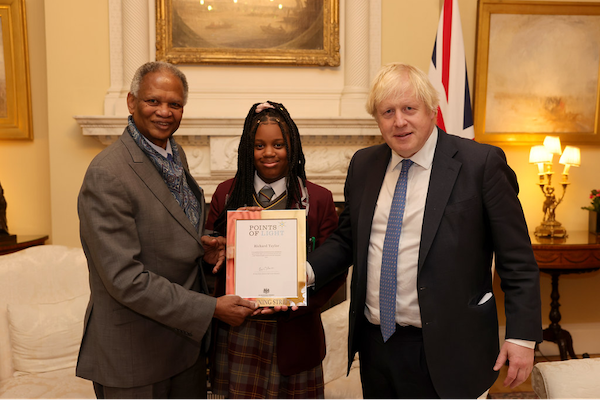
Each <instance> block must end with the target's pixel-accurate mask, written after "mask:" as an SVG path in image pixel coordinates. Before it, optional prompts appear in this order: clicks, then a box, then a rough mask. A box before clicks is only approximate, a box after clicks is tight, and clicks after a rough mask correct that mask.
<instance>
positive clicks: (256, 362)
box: [210, 320, 325, 399]
mask: <svg viewBox="0 0 600 400" xmlns="http://www.w3.org/2000/svg"><path fill="white" fill-rule="evenodd" d="M289 345H290V346H293V345H294V344H293V343H289ZM276 348H277V322H276V321H266V322H263V321H253V320H246V321H245V322H244V323H243V324H242V325H240V326H237V327H232V326H229V325H225V324H219V327H218V329H217V337H216V342H215V351H214V357H213V360H212V365H211V371H210V372H211V388H212V392H213V393H214V394H217V395H220V396H224V397H225V398H230V399H322V398H324V391H325V388H324V383H323V367H322V365H321V364H319V365H318V366H316V367H315V368H312V369H310V370H308V371H303V372H301V373H299V374H295V375H290V376H284V375H281V374H280V373H279V368H278V367H277V351H276Z"/></svg>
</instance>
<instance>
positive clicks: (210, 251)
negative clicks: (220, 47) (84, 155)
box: [77, 62, 257, 398]
mask: <svg viewBox="0 0 600 400" xmlns="http://www.w3.org/2000/svg"><path fill="white" fill-rule="evenodd" d="M187 94H188V84H187V81H186V78H185V75H184V74H183V73H182V72H181V71H179V69H177V68H176V67H174V66H172V65H170V64H167V63H162V62H151V63H146V64H144V65H142V66H141V67H140V68H139V69H138V70H137V72H136V74H135V76H134V78H133V81H132V84H131V90H130V93H129V94H128V96H127V106H128V108H129V112H130V113H131V115H130V116H129V121H128V126H127V128H125V131H124V133H123V135H122V136H121V137H120V138H119V139H118V140H117V141H116V142H115V143H114V144H112V145H110V146H109V147H107V148H106V149H105V150H104V151H102V152H101V153H100V154H99V155H98V156H96V158H94V160H93V161H92V163H91V164H90V166H89V168H88V170H87V173H86V175H85V178H84V181H83V185H82V188H81V192H80V194H79V203H78V211H79V218H80V229H81V242H82V245H83V250H84V251H85V254H86V257H87V260H88V267H89V273H90V278H89V279H90V288H91V296H90V302H89V305H88V308H87V311H86V316H85V328H84V335H83V339H82V343H81V350H80V353H79V360H78V363H77V376H80V377H82V378H85V379H89V380H91V381H93V382H94V389H95V391H96V395H97V396H98V398H205V397H206V365H205V364H206V357H205V352H206V348H207V344H208V343H207V342H208V340H209V338H208V336H209V335H208V334H207V333H208V332H209V326H210V323H211V320H212V318H213V317H214V318H217V319H220V320H222V321H224V322H226V323H228V324H231V325H239V324H240V323H241V322H242V321H243V320H244V318H246V317H247V316H248V315H251V314H252V313H253V312H254V310H256V308H257V306H256V305H255V304H254V303H253V302H250V301H248V300H244V299H241V298H240V297H238V296H223V297H219V298H214V297H211V296H210V295H209V293H208V290H207V286H206V282H205V279H204V275H203V272H202V268H201V266H202V263H208V264H219V263H221V262H222V261H223V258H224V246H223V244H222V243H221V242H220V241H217V239H214V238H210V237H209V236H202V234H201V233H202V229H203V225H204V207H205V202H204V194H203V191H202V189H201V188H200V187H199V186H198V184H197V183H196V182H195V180H194V179H193V178H192V176H191V175H190V173H189V170H188V165H187V161H186V157H185V154H184V152H183V149H182V148H181V147H180V146H179V145H177V143H176V142H175V141H174V140H173V138H172V135H173V133H174V132H175V131H176V130H177V128H178V127H179V123H180V122H181V118H182V115H183V107H184V105H185V103H186V100H187Z"/></svg>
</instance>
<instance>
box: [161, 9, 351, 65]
mask: <svg viewBox="0 0 600 400" xmlns="http://www.w3.org/2000/svg"><path fill="white" fill-rule="evenodd" d="M156 59H157V60H162V61H168V62H171V63H174V64H178V63H185V64H281V65H317V66H334V67H336V66H339V65H340V44H339V0H277V1H273V0H157V1H156Z"/></svg>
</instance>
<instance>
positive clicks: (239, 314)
mask: <svg viewBox="0 0 600 400" xmlns="http://www.w3.org/2000/svg"><path fill="white" fill-rule="evenodd" d="M257 308H258V304H256V303H255V302H253V301H249V300H245V299H242V298H241V297H240V296H234V295H227V296H221V297H217V307H216V308H215V314H214V317H215V318H216V319H219V320H221V321H223V322H225V323H227V324H229V325H231V326H239V325H241V324H242V322H244V320H245V319H246V317H247V316H249V315H251V314H252V313H253V311H254V310H256V309H257Z"/></svg>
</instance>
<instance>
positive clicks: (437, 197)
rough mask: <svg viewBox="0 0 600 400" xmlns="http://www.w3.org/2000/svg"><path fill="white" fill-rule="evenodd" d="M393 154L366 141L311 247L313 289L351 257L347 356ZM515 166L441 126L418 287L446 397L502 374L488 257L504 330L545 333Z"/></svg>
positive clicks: (354, 347)
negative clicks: (341, 204)
mask: <svg viewBox="0 0 600 400" xmlns="http://www.w3.org/2000/svg"><path fill="white" fill-rule="evenodd" d="M390 157H391V150H390V148H389V147H388V146H387V145H386V144H382V145H379V146H373V147H370V148H367V149H363V150H359V151H358V152H357V153H356V154H355V155H354V157H353V159H352V161H351V163H350V167H349V170H348V176H347V179H346V186H345V189H344V191H345V200H346V203H345V209H344V211H343V213H342V215H341V216H340V221H339V225H338V229H337V230H336V231H335V232H334V233H333V235H332V236H330V238H329V239H328V240H327V241H326V242H325V243H324V244H323V245H322V246H321V247H319V248H318V249H316V250H315V251H314V252H312V253H311V254H310V255H309V262H310V264H311V266H312V267H313V269H314V272H315V277H316V281H315V284H316V288H317V289H319V288H320V287H322V286H323V285H325V284H326V283H327V282H328V281H329V280H331V279H333V277H335V276H336V275H337V274H339V273H340V272H341V271H344V270H345V269H346V268H347V267H348V265H350V264H353V265H354V268H353V272H352V284H351V288H352V295H351V304H350V330H349V343H348V346H349V354H348V355H349V363H350V362H351V360H352V359H353V358H354V354H355V353H356V352H357V351H358V350H359V348H360V341H361V329H362V327H363V326H364V324H366V323H367V320H366V318H365V316H364V308H365V299H366V289H367V254H368V248H369V238H370V232H371V224H372V221H373V214H374V211H375V206H376V203H377V197H378V195H379V190H380V188H381V184H382V182H383V178H384V175H385V171H386V168H387V165H388V163H389V160H390ZM517 194H518V185H517V179H516V176H515V173H514V172H513V171H512V170H511V169H510V167H509V166H508V165H507V164H506V158H505V156H504V153H503V152H502V150H501V149H499V148H497V147H493V146H489V145H483V144H479V143H476V142H474V141H473V140H468V139H462V138H459V137H457V136H452V135H448V134H447V133H445V132H443V131H441V130H440V131H439V137H438V143H437V146H436V150H435V155H434V159H433V166H432V171H431V177H430V182H429V189H428V193H427V200H426V204H425V213H424V220H423V229H422V233H421V244H420V249H419V262H418V275H417V293H418V296H419V305H420V309H421V320H422V324H423V341H424V346H425V353H426V357H427V364H428V366H429V372H430V374H431V378H432V381H433V384H434V386H435V388H436V391H437V393H438V394H439V395H440V396H441V397H442V398H453V397H460V398H471V397H472V398H475V397H477V396H479V395H481V393H483V392H484V391H485V390H487V389H488V388H489V387H490V386H491V385H492V384H493V382H494V381H495V379H496V377H497V373H495V372H494V371H492V367H493V366H494V362H495V360H496V357H497V355H498V351H499V341H498V321H497V313H496V303H495V301H494V299H493V298H492V299H491V300H490V301H487V302H485V303H484V304H482V305H478V302H479V300H481V298H482V297H483V296H484V294H485V293H487V292H491V291H492V274H491V271H490V269H491V263H492V255H493V254H494V253H495V254H496V270H497V271H498V274H499V276H500V278H501V281H502V289H503V291H504V293H505V306H506V307H505V309H506V319H507V335H506V337H507V338H513V339H526V340H532V341H541V339H542V328H541V304H540V291H539V290H540V289H539V271H538V266H537V263H536V261H535V258H534V256H533V251H532V249H531V243H530V240H529V235H528V232H527V226H526V224H525V218H524V216H523V211H522V208H521V204H520V202H519V200H518V198H517Z"/></svg>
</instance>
